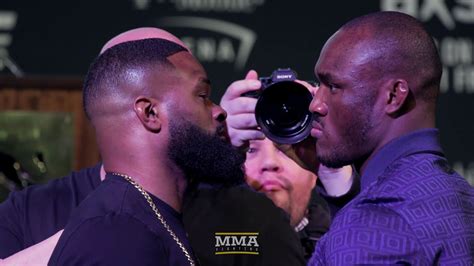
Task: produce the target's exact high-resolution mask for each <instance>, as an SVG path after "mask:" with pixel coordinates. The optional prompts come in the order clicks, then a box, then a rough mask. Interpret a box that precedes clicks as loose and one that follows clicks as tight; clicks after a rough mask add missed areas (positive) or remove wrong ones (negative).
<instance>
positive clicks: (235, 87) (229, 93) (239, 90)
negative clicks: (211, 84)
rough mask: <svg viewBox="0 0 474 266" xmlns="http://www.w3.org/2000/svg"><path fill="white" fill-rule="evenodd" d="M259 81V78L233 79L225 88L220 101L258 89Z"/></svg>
mask: <svg viewBox="0 0 474 266" xmlns="http://www.w3.org/2000/svg"><path fill="white" fill-rule="evenodd" d="M261 85H262V84H261V83H260V81H259V80H254V79H252V80H238V81H234V82H233V83H232V84H231V85H230V86H229V87H228V88H227V90H226V92H225V93H224V96H222V99H221V102H222V101H223V100H230V99H235V98H237V97H240V96H241V95H242V94H244V93H246V92H249V91H255V90H258V89H260V87H261Z"/></svg>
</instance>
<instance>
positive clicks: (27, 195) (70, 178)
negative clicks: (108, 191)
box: [6, 164, 100, 206]
mask: <svg viewBox="0 0 474 266" xmlns="http://www.w3.org/2000/svg"><path fill="white" fill-rule="evenodd" d="M99 183H100V164H98V165H95V166H93V167H90V168H84V169H81V170H79V171H74V172H71V173H70V174H69V175H67V176H64V177H61V178H57V179H53V180H51V181H49V182H47V183H45V184H37V185H33V186H30V187H27V188H25V189H24V190H21V191H17V192H12V193H11V194H10V196H9V197H8V199H7V200H6V201H11V202H12V203H13V204H14V205H16V206H18V205H21V204H22V203H27V202H30V201H31V202H34V203H35V205H38V204H41V202H47V203H48V204H50V203H51V201H52V200H61V201H62V200H64V199H63V198H71V199H76V200H79V201H80V200H82V199H83V198H84V197H86V196H87V195H88V194H89V193H90V192H91V191H92V190H94V188H95V187H97V185H98V184H99ZM65 201H66V200H65Z"/></svg>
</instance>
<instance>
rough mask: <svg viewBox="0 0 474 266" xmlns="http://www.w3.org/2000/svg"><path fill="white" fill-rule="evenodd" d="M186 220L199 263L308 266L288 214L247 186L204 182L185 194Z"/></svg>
mask: <svg viewBox="0 0 474 266" xmlns="http://www.w3.org/2000/svg"><path fill="white" fill-rule="evenodd" d="M183 219H184V225H185V228H186V231H187V232H188V234H189V241H190V243H191V245H192V246H193V248H194V251H195V253H196V254H197V255H198V257H199V260H200V263H201V265H226V266H227V265H229V266H232V265H262V266H263V265H265V266H266V265H272V266H278V265H282V266H287V265H292V266H298V265H306V263H305V260H304V257H303V252H302V249H301V244H300V240H299V238H298V235H297V234H296V232H295V230H294V229H293V228H292V227H291V226H290V221H289V219H288V216H287V214H286V213H285V212H284V211H283V210H282V209H280V208H278V207H276V206H275V205H274V204H273V202H272V201H271V200H270V199H268V198H267V197H266V196H265V195H264V194H262V193H257V192H255V191H254V190H252V189H251V188H250V187H249V186H248V185H247V184H242V185H240V186H232V187H213V186H209V185H204V184H201V185H200V186H199V188H198V189H197V190H195V191H194V193H191V194H187V197H186V198H185V202H184V205H183Z"/></svg>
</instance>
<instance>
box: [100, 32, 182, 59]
mask: <svg viewBox="0 0 474 266" xmlns="http://www.w3.org/2000/svg"><path fill="white" fill-rule="evenodd" d="M152 38H153V39H163V40H168V41H170V42H173V43H176V44H178V45H180V46H182V47H185V48H186V50H188V52H189V49H188V48H187V47H186V45H185V44H184V43H183V42H182V41H181V40H180V39H178V37H176V36H174V35H173V34H171V33H169V32H167V31H165V30H162V29H159V28H151V27H143V28H136V29H132V30H129V31H126V32H123V33H120V34H119V35H117V36H115V37H113V38H112V39H110V40H109V41H108V42H107V43H106V44H105V45H104V46H103V47H102V49H101V50H100V54H102V53H103V52H105V51H106V50H107V49H109V48H110V47H113V46H115V45H117V44H120V43H124V42H129V41H138V40H143V39H152Z"/></svg>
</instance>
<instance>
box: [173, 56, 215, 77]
mask: <svg viewBox="0 0 474 266" xmlns="http://www.w3.org/2000/svg"><path fill="white" fill-rule="evenodd" d="M168 61H169V62H170V63H171V64H172V65H173V66H174V68H175V70H176V71H177V72H178V74H179V75H183V76H186V77H196V78H197V79H199V80H200V81H205V80H207V81H208V79H207V73H206V71H205V70H204V67H203V66H202V65H201V64H200V63H199V61H197V60H196V58H194V56H193V55H191V54H190V53H188V52H185V51H183V52H179V53H176V54H174V55H171V56H169V57H168Z"/></svg>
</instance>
